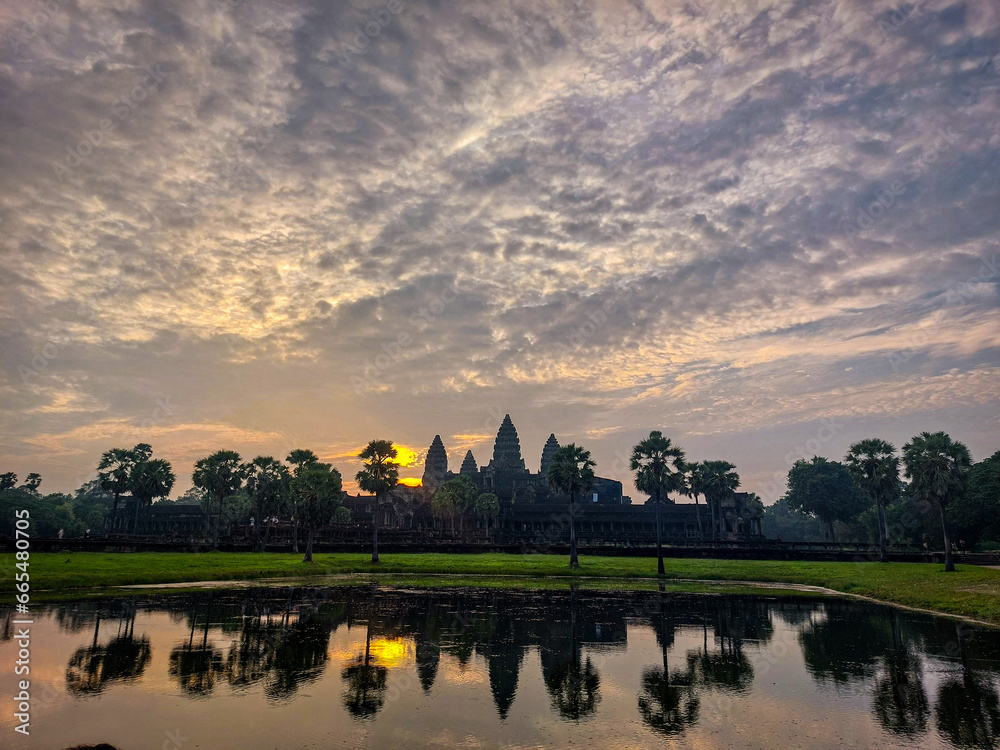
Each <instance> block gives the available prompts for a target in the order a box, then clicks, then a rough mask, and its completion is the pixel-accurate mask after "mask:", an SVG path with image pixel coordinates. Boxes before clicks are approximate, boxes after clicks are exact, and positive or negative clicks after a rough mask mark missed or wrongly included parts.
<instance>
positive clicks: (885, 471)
mask: <svg viewBox="0 0 1000 750" xmlns="http://www.w3.org/2000/svg"><path fill="white" fill-rule="evenodd" d="M844 463H845V465H846V466H847V471H848V473H849V474H850V475H851V478H852V479H853V480H854V483H855V484H856V485H857V486H858V488H859V489H860V490H861V492H862V493H864V495H865V497H867V498H868V501H869V502H871V503H873V504H874V505H875V510H876V512H877V514H878V539H879V559H880V561H881V562H889V549H888V545H889V519H888V517H887V516H886V512H887V508H888V507H889V505H890V504H891V503H892V502H893V501H894V500H895V499H896V497H897V496H898V495H899V456H897V455H896V448H895V447H894V446H893V445H892V443H889V442H886V441H885V440H881V439H879V438H867V439H866V440H860V441H858V442H857V443H854V444H853V445H852V446H851V447H850V449H848V451H847V456H845V458H844Z"/></svg>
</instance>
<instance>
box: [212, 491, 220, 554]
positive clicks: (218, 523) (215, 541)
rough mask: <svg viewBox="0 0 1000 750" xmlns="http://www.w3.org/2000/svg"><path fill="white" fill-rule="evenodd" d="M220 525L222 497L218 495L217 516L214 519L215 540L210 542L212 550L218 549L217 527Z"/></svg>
mask: <svg viewBox="0 0 1000 750" xmlns="http://www.w3.org/2000/svg"><path fill="white" fill-rule="evenodd" d="M221 525H222V495H219V515H217V516H216V517H215V538H214V539H213V540H212V549H216V550H217V549H219V527H220V526H221Z"/></svg>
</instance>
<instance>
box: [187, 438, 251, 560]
mask: <svg viewBox="0 0 1000 750" xmlns="http://www.w3.org/2000/svg"><path fill="white" fill-rule="evenodd" d="M241 462H242V459H241V458H240V454H239V453H237V452H236V451H225V450H223V451H216V452H215V453H213V454H212V455H210V456H206V457H205V458H202V459H199V460H198V461H197V463H195V465H194V473H193V474H192V475H191V480H192V482H193V483H194V486H195V487H197V488H199V489H202V490H204V491H205V492H206V494H208V496H209V497H212V498H214V499H215V502H216V504H217V506H218V509H219V514H218V515H217V516H216V519H215V535H214V541H213V547H214V548H215V549H218V548H219V527H220V526H221V525H222V506H223V505H224V504H225V502H226V499H227V498H230V497H232V496H233V495H235V494H236V493H237V492H239V490H240V488H241V487H242V486H243V464H242V463H241Z"/></svg>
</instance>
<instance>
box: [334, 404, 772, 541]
mask: <svg viewBox="0 0 1000 750" xmlns="http://www.w3.org/2000/svg"><path fill="white" fill-rule="evenodd" d="M557 450H559V441H558V439H557V438H556V436H555V434H550V435H549V437H548V439H547V440H546V441H545V445H544V446H542V449H541V452H540V454H536V455H539V462H538V464H537V465H538V471H537V472H533V471H531V470H530V469H529V467H528V464H527V463H526V462H525V459H524V456H523V455H522V452H521V441H520V438H519V437H518V434H517V428H516V427H515V426H514V422H513V421H512V420H511V418H510V415H509V414H507V415H505V416H504V418H503V422H502V423H501V424H500V429H499V430H498V431H497V435H496V440H495V441H494V443H493V455H492V457H491V458H490V460H489V462H488V463H486V464H485V465H481V464H480V463H479V462H477V460H476V457H475V455H473V453H472V451H467V452H466V454H465V456H464V458H463V459H462V463H461V465H460V467H459V469H458V472H457V473H456V472H454V471H452V470H450V469H449V462H448V451H447V449H446V447H445V445H444V442H443V441H442V440H441V436H440V435H435V436H434V439H433V440H432V441H431V444H430V447H429V448H428V449H427V454H426V458H425V461H424V473H423V476H422V478H421V486H420V487H402V486H400V487H397V488H396V490H394V491H393V493H391V494H390V495H389V496H388V497H386V498H385V499H384V500H383V502H382V503H381V505H380V507H379V509H378V512H379V523H380V525H383V526H386V527H389V528H397V529H413V530H423V531H435V530H441V528H442V522H441V520H440V519H435V518H434V515H433V513H432V511H431V502H430V501H431V498H432V497H433V496H434V492H435V491H436V490H437V489H438V488H439V487H441V485H443V484H444V483H445V482H447V481H448V480H449V479H452V478H454V477H456V476H465V477H468V478H469V479H471V480H472V482H473V483H474V484H475V485H476V487H477V488H478V489H479V490H480V491H481V492H492V493H494V494H496V495H497V497H498V498H499V500H500V517H499V518H498V519H497V521H496V524H495V525H494V526H491V527H490V528H489V531H490V533H491V536H492V537H493V539H495V540H496V541H498V542H506V543H517V542H520V543H526V544H533V545H536V546H545V545H546V544H561V543H563V542H564V537H565V535H566V524H567V521H568V508H569V498H568V497H566V496H565V495H563V494H561V493H559V492H556V491H555V490H553V489H552V488H551V487H550V486H549V483H548V470H549V466H550V465H551V462H552V458H553V456H554V455H555V453H556V451H557ZM747 497H748V496H747V494H746V493H743V492H736V493H732V494H731V495H730V497H729V498H727V499H726V500H725V501H724V502H723V503H722V508H721V518H719V521H718V525H717V529H716V532H717V538H718V539H720V540H722V541H735V540H739V539H750V538H759V537H760V519H759V518H757V517H756V516H755V515H754V514H753V513H752V512H751V511H748V509H747V506H746V499H747ZM346 502H347V504H348V507H349V508H350V509H351V511H352V514H353V517H354V520H355V521H360V522H366V521H370V520H371V517H372V514H373V513H374V512H375V507H374V498H367V497H356V498H348V499H347V501H346ZM578 502H579V506H578V514H577V517H576V524H577V527H576V528H577V534H578V536H579V538H580V540H581V542H582V543H588V544H630V543H635V544H647V543H649V542H650V541H653V540H655V538H656V525H655V519H656V508H655V505H654V504H653V503H652V502H651V501H650V500H648V499H646V500H644V502H642V503H641V504H633V503H632V498H631V497H629V496H628V495H625V494H624V492H623V487H622V483H621V482H620V481H618V480H616V479H609V478H607V477H596V478H595V479H594V484H593V486H592V487H591V488H590V489H589V490H588V491H587V492H586V494H585V496H584V497H583V498H578ZM469 514H470V522H469V524H467V525H466V527H465V528H467V529H471V533H472V534H475V533H476V531H477V530H478V531H479V532H483V531H485V530H486V525H485V524H483V523H482V522H481V521H478V522H477V520H475V519H473V518H472V513H471V511H469ZM699 516H700V517H699ZM477 523H478V526H477ZM660 528H661V533H662V535H663V538H664V539H665V540H671V539H684V540H697V539H711V537H712V532H711V529H712V526H711V521H710V513H709V509H708V508H707V507H706V506H705V505H704V504H701V505H700V506H698V505H695V504H692V503H676V502H675V501H674V500H673V499H672V498H668V499H667V502H665V503H664V504H663V505H662V506H661V509H660Z"/></svg>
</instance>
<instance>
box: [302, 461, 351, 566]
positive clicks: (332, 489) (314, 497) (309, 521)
mask: <svg viewBox="0 0 1000 750" xmlns="http://www.w3.org/2000/svg"><path fill="white" fill-rule="evenodd" d="M342 492H343V490H342V489H341V480H340V472H339V471H337V470H336V469H334V468H333V467H332V466H330V464H324V463H318V462H316V463H310V464H308V465H307V466H304V467H303V468H302V470H301V471H299V472H298V473H297V474H296V476H295V478H294V479H293V480H292V493H293V494H294V495H295V496H296V497H297V498H298V506H299V515H300V516H301V517H302V522H303V523H304V524H305V527H306V533H307V534H308V537H307V540H306V556H305V557H304V558H303V560H302V561H303V562H308V563H311V562H312V561H313V557H312V553H313V538H314V537H315V535H316V531H317V530H318V529H319V528H320V527H321V526H323V525H325V524H328V523H329V522H330V520H331V519H332V518H333V512H334V511H335V510H336V508H337V506H338V505H339V504H340V498H341V493H342Z"/></svg>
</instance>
